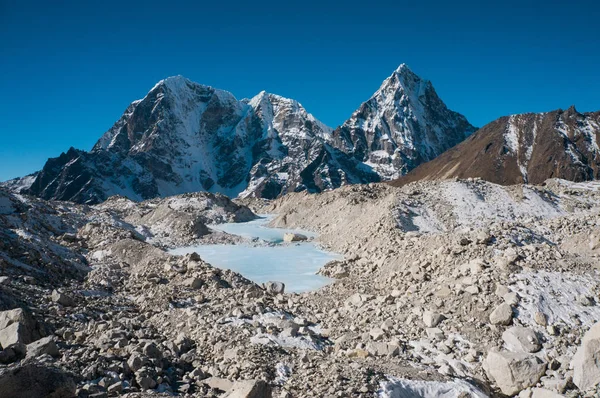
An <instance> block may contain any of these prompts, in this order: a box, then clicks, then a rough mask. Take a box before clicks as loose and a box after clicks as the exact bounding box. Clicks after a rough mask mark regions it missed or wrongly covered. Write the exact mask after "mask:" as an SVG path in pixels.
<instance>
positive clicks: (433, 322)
mask: <svg viewBox="0 0 600 398" xmlns="http://www.w3.org/2000/svg"><path fill="white" fill-rule="evenodd" d="M444 319H446V317H445V316H444V315H442V314H438V313H437V312H433V311H425V312H423V323H425V326H427V327H428V328H434V327H436V326H437V325H439V324H440V322H442V321H443V320H444Z"/></svg>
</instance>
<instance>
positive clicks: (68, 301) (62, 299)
mask: <svg viewBox="0 0 600 398" xmlns="http://www.w3.org/2000/svg"><path fill="white" fill-rule="evenodd" d="M52 301H54V302H55V303H58V304H60V305H62V306H64V307H73V306H74V305H75V300H73V298H72V297H71V296H68V295H66V294H64V293H61V292H59V291H58V290H53V291H52Z"/></svg>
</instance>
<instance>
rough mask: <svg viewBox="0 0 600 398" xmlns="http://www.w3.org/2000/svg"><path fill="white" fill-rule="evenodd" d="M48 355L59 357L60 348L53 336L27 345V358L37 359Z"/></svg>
mask: <svg viewBox="0 0 600 398" xmlns="http://www.w3.org/2000/svg"><path fill="white" fill-rule="evenodd" d="M44 354H48V355H50V356H53V357H57V356H59V355H60V354H59V352H58V347H57V346H56V343H55V342H54V340H53V339H52V337H51V336H48V337H44V338H43V339H39V340H37V341H34V342H33V343H31V344H27V357H28V358H35V357H39V356H40V355H44Z"/></svg>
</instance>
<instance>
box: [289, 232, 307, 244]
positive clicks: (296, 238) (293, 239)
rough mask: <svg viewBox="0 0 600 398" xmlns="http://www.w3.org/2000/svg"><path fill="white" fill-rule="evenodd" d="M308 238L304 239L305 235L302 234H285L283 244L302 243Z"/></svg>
mask: <svg viewBox="0 0 600 398" xmlns="http://www.w3.org/2000/svg"><path fill="white" fill-rule="evenodd" d="M307 239H308V237H306V235H302V234H296V233H293V232H288V233H286V234H284V235H283V241H284V242H302V241H305V240H307Z"/></svg>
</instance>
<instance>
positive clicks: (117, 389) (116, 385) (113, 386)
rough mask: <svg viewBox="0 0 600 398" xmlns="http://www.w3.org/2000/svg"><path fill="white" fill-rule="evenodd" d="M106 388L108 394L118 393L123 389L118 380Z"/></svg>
mask: <svg viewBox="0 0 600 398" xmlns="http://www.w3.org/2000/svg"><path fill="white" fill-rule="evenodd" d="M106 390H107V391H108V393H109V394H118V393H120V392H121V391H123V383H121V382H120V381H118V382H116V383H114V384H111V385H110V386H108V388H107V389H106Z"/></svg>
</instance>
